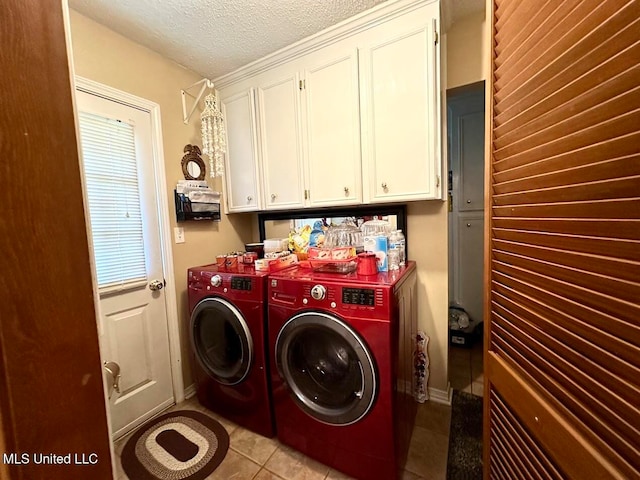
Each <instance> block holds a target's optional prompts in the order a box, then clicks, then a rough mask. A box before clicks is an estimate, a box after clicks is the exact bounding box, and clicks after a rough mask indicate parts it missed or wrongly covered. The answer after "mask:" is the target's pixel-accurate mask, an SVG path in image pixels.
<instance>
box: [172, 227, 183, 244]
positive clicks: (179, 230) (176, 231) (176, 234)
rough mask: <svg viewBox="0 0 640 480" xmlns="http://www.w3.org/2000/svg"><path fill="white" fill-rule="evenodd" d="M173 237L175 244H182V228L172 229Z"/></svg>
mask: <svg viewBox="0 0 640 480" xmlns="http://www.w3.org/2000/svg"><path fill="white" fill-rule="evenodd" d="M173 236H174V238H175V240H176V243H184V228H183V227H174V228H173Z"/></svg>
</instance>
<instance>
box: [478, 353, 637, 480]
mask: <svg viewBox="0 0 640 480" xmlns="http://www.w3.org/2000/svg"><path fill="white" fill-rule="evenodd" d="M487 360H488V362H487V363H486V364H485V368H486V370H487V372H486V373H487V374H488V376H489V378H491V382H489V388H490V390H488V392H491V389H496V390H497V391H498V392H500V396H501V397H503V398H504V399H505V401H506V402H507V403H508V404H509V406H510V407H511V408H512V409H513V410H514V412H515V413H516V414H517V416H518V418H519V420H520V421H521V422H522V423H523V425H525V426H526V427H527V429H528V430H529V431H530V432H531V433H532V435H534V436H535V438H536V440H537V441H539V442H540V443H541V444H542V445H543V446H544V448H545V450H546V452H547V454H549V455H551V456H552V457H553V459H554V460H555V462H556V463H557V464H558V465H559V466H560V467H561V469H562V471H563V472H564V473H565V474H566V475H567V476H568V477H569V478H583V475H584V472H586V471H588V472H590V473H591V477H590V478H593V479H596V478H619V479H622V478H626V476H625V475H624V474H623V472H621V471H620V470H618V469H617V468H615V467H614V466H613V464H611V463H610V462H609V461H608V460H607V459H606V458H605V457H604V456H602V454H601V453H600V452H598V451H597V450H595V449H594V448H593V447H592V446H591V444H590V443H589V442H588V441H587V440H586V439H585V438H584V436H583V435H582V434H580V433H579V432H578V431H577V430H576V429H575V428H573V426H572V425H571V424H569V423H568V422H567V421H566V420H565V419H564V417H563V416H562V415H561V414H560V413H559V412H558V411H557V410H555V409H554V408H553V407H552V406H551V405H550V404H549V403H548V402H547V401H546V400H545V399H544V398H543V397H542V396H540V395H539V394H538V393H537V392H536V389H535V388H534V387H532V386H531V385H529V384H528V383H526V382H525V381H524V380H522V378H521V377H520V376H519V375H518V373H517V372H516V371H515V370H513V368H511V367H510V366H509V365H508V364H507V362H505V361H504V360H503V359H501V358H500V357H499V356H498V355H496V354H495V353H493V352H489V354H488V355H487ZM568 445H570V448H567V446H568ZM558 452H561V454H558Z"/></svg>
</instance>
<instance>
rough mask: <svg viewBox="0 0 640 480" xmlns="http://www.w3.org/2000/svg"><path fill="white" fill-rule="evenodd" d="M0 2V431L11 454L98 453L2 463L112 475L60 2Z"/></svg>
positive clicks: (15, 472)
mask: <svg viewBox="0 0 640 480" xmlns="http://www.w3.org/2000/svg"><path fill="white" fill-rule="evenodd" d="M63 3H64V5H63ZM0 5H1V6H0V18H2V24H3V26H2V27H3V28H0V43H1V44H2V45H3V47H4V48H2V49H0V65H1V66H2V71H3V75H2V77H0V88H1V90H2V92H3V96H2V98H3V101H2V109H1V110H0V130H1V131H2V132H3V135H2V137H3V140H2V142H3V144H2V151H3V153H4V158H3V174H2V179H3V184H2V188H0V201H1V202H2V205H3V208H4V212H5V215H4V216H3V221H2V222H0V249H1V250H2V252H3V271H4V273H5V274H4V275H2V276H1V277H0V318H2V321H1V322H0V350H1V351H2V363H1V364H0V385H2V386H3V387H4V388H2V389H0V415H1V416H2V428H3V431H2V436H3V437H4V441H5V442H6V446H7V448H10V449H11V450H12V452H9V453H17V454H21V453H27V454H36V453H44V454H48V453H53V454H58V455H67V454H70V455H71V456H73V454H74V453H77V454H79V455H81V454H83V453H84V454H86V455H89V454H91V453H94V454H96V455H97V462H98V463H97V464H95V465H84V466H77V465H73V464H72V465H66V464H63V465H36V464H35V463H33V462H30V463H29V464H28V465H8V466H7V467H3V468H5V469H6V470H8V478H11V479H14V480H27V479H28V480H40V479H42V480H45V479H50V478H66V479H85V478H95V479H107V478H109V479H110V478H112V464H111V454H110V439H109V434H108V427H107V414H106V409H105V394H104V389H103V377H102V365H101V362H100V353H99V348H98V334H97V328H96V323H95V318H96V315H95V309H94V297H93V291H92V286H91V285H92V284H91V271H90V260H89V258H90V257H89V246H88V241H87V227H86V224H85V217H84V206H83V200H82V199H83V197H82V184H81V175H80V165H79V157H78V145H77V141H76V130H75V112H74V108H73V92H72V87H71V85H72V81H71V76H70V71H69V70H70V67H69V60H68V58H69V57H68V51H67V45H66V32H65V22H64V8H65V6H66V2H51V3H50V4H48V5H47V6H46V7H44V6H42V4H40V3H37V2H23V1H21V0H6V1H3V2H2V3H1V4H0ZM33 79H46V81H32V80H33ZM3 453H4V452H3ZM3 478H7V476H6V475H4V473H3Z"/></svg>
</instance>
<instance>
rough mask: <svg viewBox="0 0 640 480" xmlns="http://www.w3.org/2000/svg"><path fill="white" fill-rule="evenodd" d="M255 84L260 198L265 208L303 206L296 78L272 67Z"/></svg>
mask: <svg viewBox="0 0 640 480" xmlns="http://www.w3.org/2000/svg"><path fill="white" fill-rule="evenodd" d="M271 73H272V75H268V76H267V77H266V78H265V79H264V81H263V82H261V85H260V86H259V87H258V89H257V91H258V113H259V116H260V122H259V125H260V145H261V152H262V165H263V178H264V201H265V208H267V209H281V208H301V207H304V203H305V201H304V178H303V173H302V170H303V169H302V145H301V144H300V140H301V138H302V132H301V129H300V101H299V99H300V94H299V84H300V78H299V75H298V74H297V73H293V74H287V75H284V76H282V72H281V70H274V71H273V72H271Z"/></svg>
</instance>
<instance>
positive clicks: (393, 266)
mask: <svg viewBox="0 0 640 480" xmlns="http://www.w3.org/2000/svg"><path fill="white" fill-rule="evenodd" d="M400 255H401V251H400V238H399V237H398V230H394V231H392V232H391V234H390V235H389V251H388V255H387V260H388V262H389V271H391V270H398V269H399V268H400Z"/></svg>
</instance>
